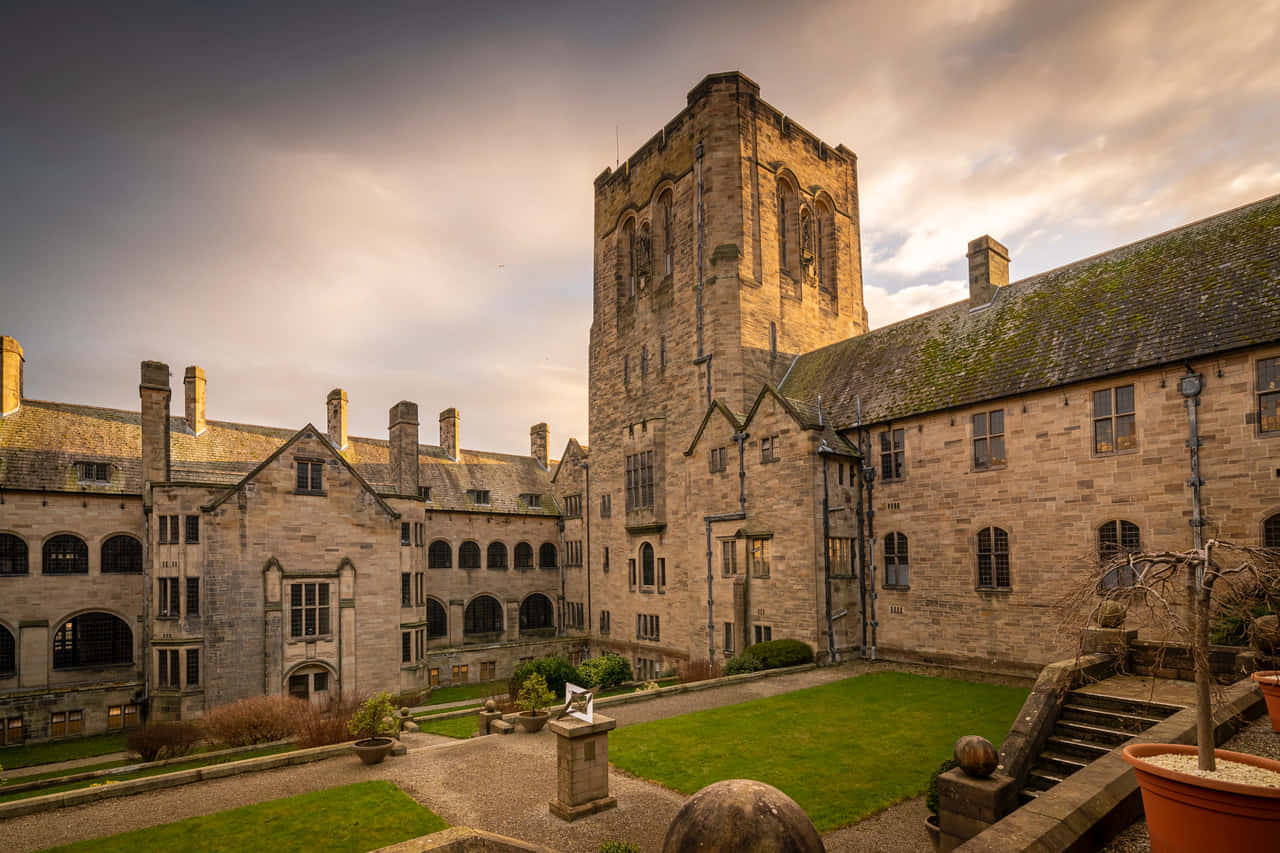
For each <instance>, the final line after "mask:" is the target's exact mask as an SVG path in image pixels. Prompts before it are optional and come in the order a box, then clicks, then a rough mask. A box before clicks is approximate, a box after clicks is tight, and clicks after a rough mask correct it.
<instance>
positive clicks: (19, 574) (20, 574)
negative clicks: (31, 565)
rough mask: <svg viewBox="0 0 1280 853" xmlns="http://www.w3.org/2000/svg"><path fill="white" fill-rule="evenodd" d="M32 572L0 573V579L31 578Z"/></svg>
mask: <svg viewBox="0 0 1280 853" xmlns="http://www.w3.org/2000/svg"><path fill="white" fill-rule="evenodd" d="M29 577H31V573H30V572H0V578H29Z"/></svg>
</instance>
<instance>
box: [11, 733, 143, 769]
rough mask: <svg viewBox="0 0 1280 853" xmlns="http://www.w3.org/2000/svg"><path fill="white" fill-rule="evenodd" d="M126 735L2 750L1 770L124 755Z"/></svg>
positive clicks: (103, 736)
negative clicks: (101, 756)
mask: <svg viewBox="0 0 1280 853" xmlns="http://www.w3.org/2000/svg"><path fill="white" fill-rule="evenodd" d="M124 738H125V736H124V734H123V733H117V734H110V735H95V736H93V737H81V738H74V739H72V740H60V741H55V742H54V743H33V744H31V745H30V746H10V747H7V748H5V749H0V767H3V768H5V769H6V770H17V769H18V768H19V767H31V766H32V765H34V764H51V763H52V762H55V761H70V760H71V759H73V758H92V757H93V756H95V755H106V754H107V753H109V752H124V751H125V750H127V749H128V747H127V746H125V742H124Z"/></svg>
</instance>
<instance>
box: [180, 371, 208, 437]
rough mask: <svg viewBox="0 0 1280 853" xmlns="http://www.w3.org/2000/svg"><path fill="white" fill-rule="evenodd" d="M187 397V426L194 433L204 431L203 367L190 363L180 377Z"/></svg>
mask: <svg viewBox="0 0 1280 853" xmlns="http://www.w3.org/2000/svg"><path fill="white" fill-rule="evenodd" d="M182 384H183V386H184V387H185V389H186V398H187V428H188V429H190V430H191V431H192V432H193V433H195V434H196V435H199V434H200V433H202V432H204V430H205V421H204V386H205V378H204V368H202V367H196V366H195V365H192V366H191V367H188V368H187V372H186V374H185V375H184V376H183V377H182Z"/></svg>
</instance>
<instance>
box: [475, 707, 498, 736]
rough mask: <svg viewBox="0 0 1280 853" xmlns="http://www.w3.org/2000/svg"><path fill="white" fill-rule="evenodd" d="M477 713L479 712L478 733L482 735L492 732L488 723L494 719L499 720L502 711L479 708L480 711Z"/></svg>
mask: <svg viewBox="0 0 1280 853" xmlns="http://www.w3.org/2000/svg"><path fill="white" fill-rule="evenodd" d="M479 714H480V734H481V736H483V735H487V734H492V733H493V729H492V728H490V724H491V723H492V722H493V721H494V720H501V719H502V712H501V711H486V710H484V709H481V710H480V712H479Z"/></svg>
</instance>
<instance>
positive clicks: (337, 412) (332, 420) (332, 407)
mask: <svg viewBox="0 0 1280 853" xmlns="http://www.w3.org/2000/svg"><path fill="white" fill-rule="evenodd" d="M325 410H326V412H327V413H328V420H329V441H331V442H333V446H334V447H336V448H338V450H346V449H347V392H346V391H343V390H342V389H341V388H334V389H333V390H332V391H330V392H329V397H328V399H327V400H326V401H325ZM414 420H415V421H416V420H417V416H415V417H414ZM415 491H416V490H415Z"/></svg>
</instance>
